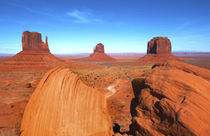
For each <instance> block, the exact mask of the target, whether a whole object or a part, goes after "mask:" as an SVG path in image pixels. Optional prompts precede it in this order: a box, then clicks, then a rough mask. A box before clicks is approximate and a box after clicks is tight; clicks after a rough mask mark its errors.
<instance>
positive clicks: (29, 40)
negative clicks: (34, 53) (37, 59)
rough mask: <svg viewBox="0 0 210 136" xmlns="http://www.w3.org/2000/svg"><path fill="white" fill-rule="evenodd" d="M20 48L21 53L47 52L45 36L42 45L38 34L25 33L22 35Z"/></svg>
mask: <svg viewBox="0 0 210 136" xmlns="http://www.w3.org/2000/svg"><path fill="white" fill-rule="evenodd" d="M22 48H23V51H27V50H39V51H48V52H49V48H48V42H47V36H46V41H45V43H44V42H43V41H42V36H41V34H40V33H37V32H29V31H25V32H23V35H22Z"/></svg>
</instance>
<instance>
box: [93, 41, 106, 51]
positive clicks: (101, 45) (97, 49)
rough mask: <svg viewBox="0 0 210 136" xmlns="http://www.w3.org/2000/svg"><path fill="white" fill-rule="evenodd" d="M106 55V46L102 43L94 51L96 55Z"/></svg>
mask: <svg viewBox="0 0 210 136" xmlns="http://www.w3.org/2000/svg"><path fill="white" fill-rule="evenodd" d="M96 52H97V53H104V45H103V44H102V43H99V44H97V45H96V47H95V49H94V53H96Z"/></svg>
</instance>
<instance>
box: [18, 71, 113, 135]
mask: <svg viewBox="0 0 210 136" xmlns="http://www.w3.org/2000/svg"><path fill="white" fill-rule="evenodd" d="M21 132H22V133H21V136H111V135H112V123H111V119H110V116H109V114H108V110H107V102H106V98H105V96H104V95H102V94H101V92H99V91H98V90H96V89H94V88H90V87H88V86H87V85H85V84H84V83H83V82H82V81H81V80H80V79H79V77H78V76H77V75H76V74H74V73H73V72H71V71H70V70H69V69H68V68H55V69H52V70H50V71H49V72H48V73H46V74H45V76H44V77H43V79H42V80H41V81H40V83H39V85H38V87H37V89H36V90H35V91H34V93H33V94H32V96H31V98H30V100H29V103H28V104H27V106H26V109H25V112H24V115H23V120H22V124H21Z"/></svg>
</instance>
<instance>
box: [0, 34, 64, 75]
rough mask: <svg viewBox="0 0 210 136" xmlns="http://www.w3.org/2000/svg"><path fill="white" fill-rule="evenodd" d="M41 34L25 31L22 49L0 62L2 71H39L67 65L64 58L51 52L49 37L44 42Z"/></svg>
mask: <svg viewBox="0 0 210 136" xmlns="http://www.w3.org/2000/svg"><path fill="white" fill-rule="evenodd" d="M41 39H42V38H41V34H40V33H37V32H29V31H25V32H23V35H22V48H23V49H22V51H21V52H19V53H17V54H16V55H14V56H12V57H10V58H8V59H5V60H3V61H1V62H0V71H25V70H27V71H39V70H49V69H51V68H53V67H57V66H61V65H66V64H67V63H66V62H65V61H64V60H61V59H59V58H57V57H55V56H54V55H53V54H51V53H50V50H49V47H48V42H47V37H46V42H45V43H44V42H43V41H42V40H41Z"/></svg>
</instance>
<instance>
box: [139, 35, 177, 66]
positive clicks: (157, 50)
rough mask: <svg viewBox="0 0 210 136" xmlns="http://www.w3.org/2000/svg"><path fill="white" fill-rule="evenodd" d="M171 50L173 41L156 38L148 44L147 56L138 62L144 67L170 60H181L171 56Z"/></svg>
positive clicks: (165, 38)
mask: <svg viewBox="0 0 210 136" xmlns="http://www.w3.org/2000/svg"><path fill="white" fill-rule="evenodd" d="M171 48H172V46H171V41H170V40H169V39H168V38H167V37H154V38H153V39H152V40H150V41H149V42H148V44H147V55H145V56H143V57H141V58H140V59H139V60H138V61H139V63H140V64H142V65H151V64H155V63H163V62H166V61H168V60H179V59H178V58H177V57H175V56H174V55H172V54H171Z"/></svg>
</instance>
